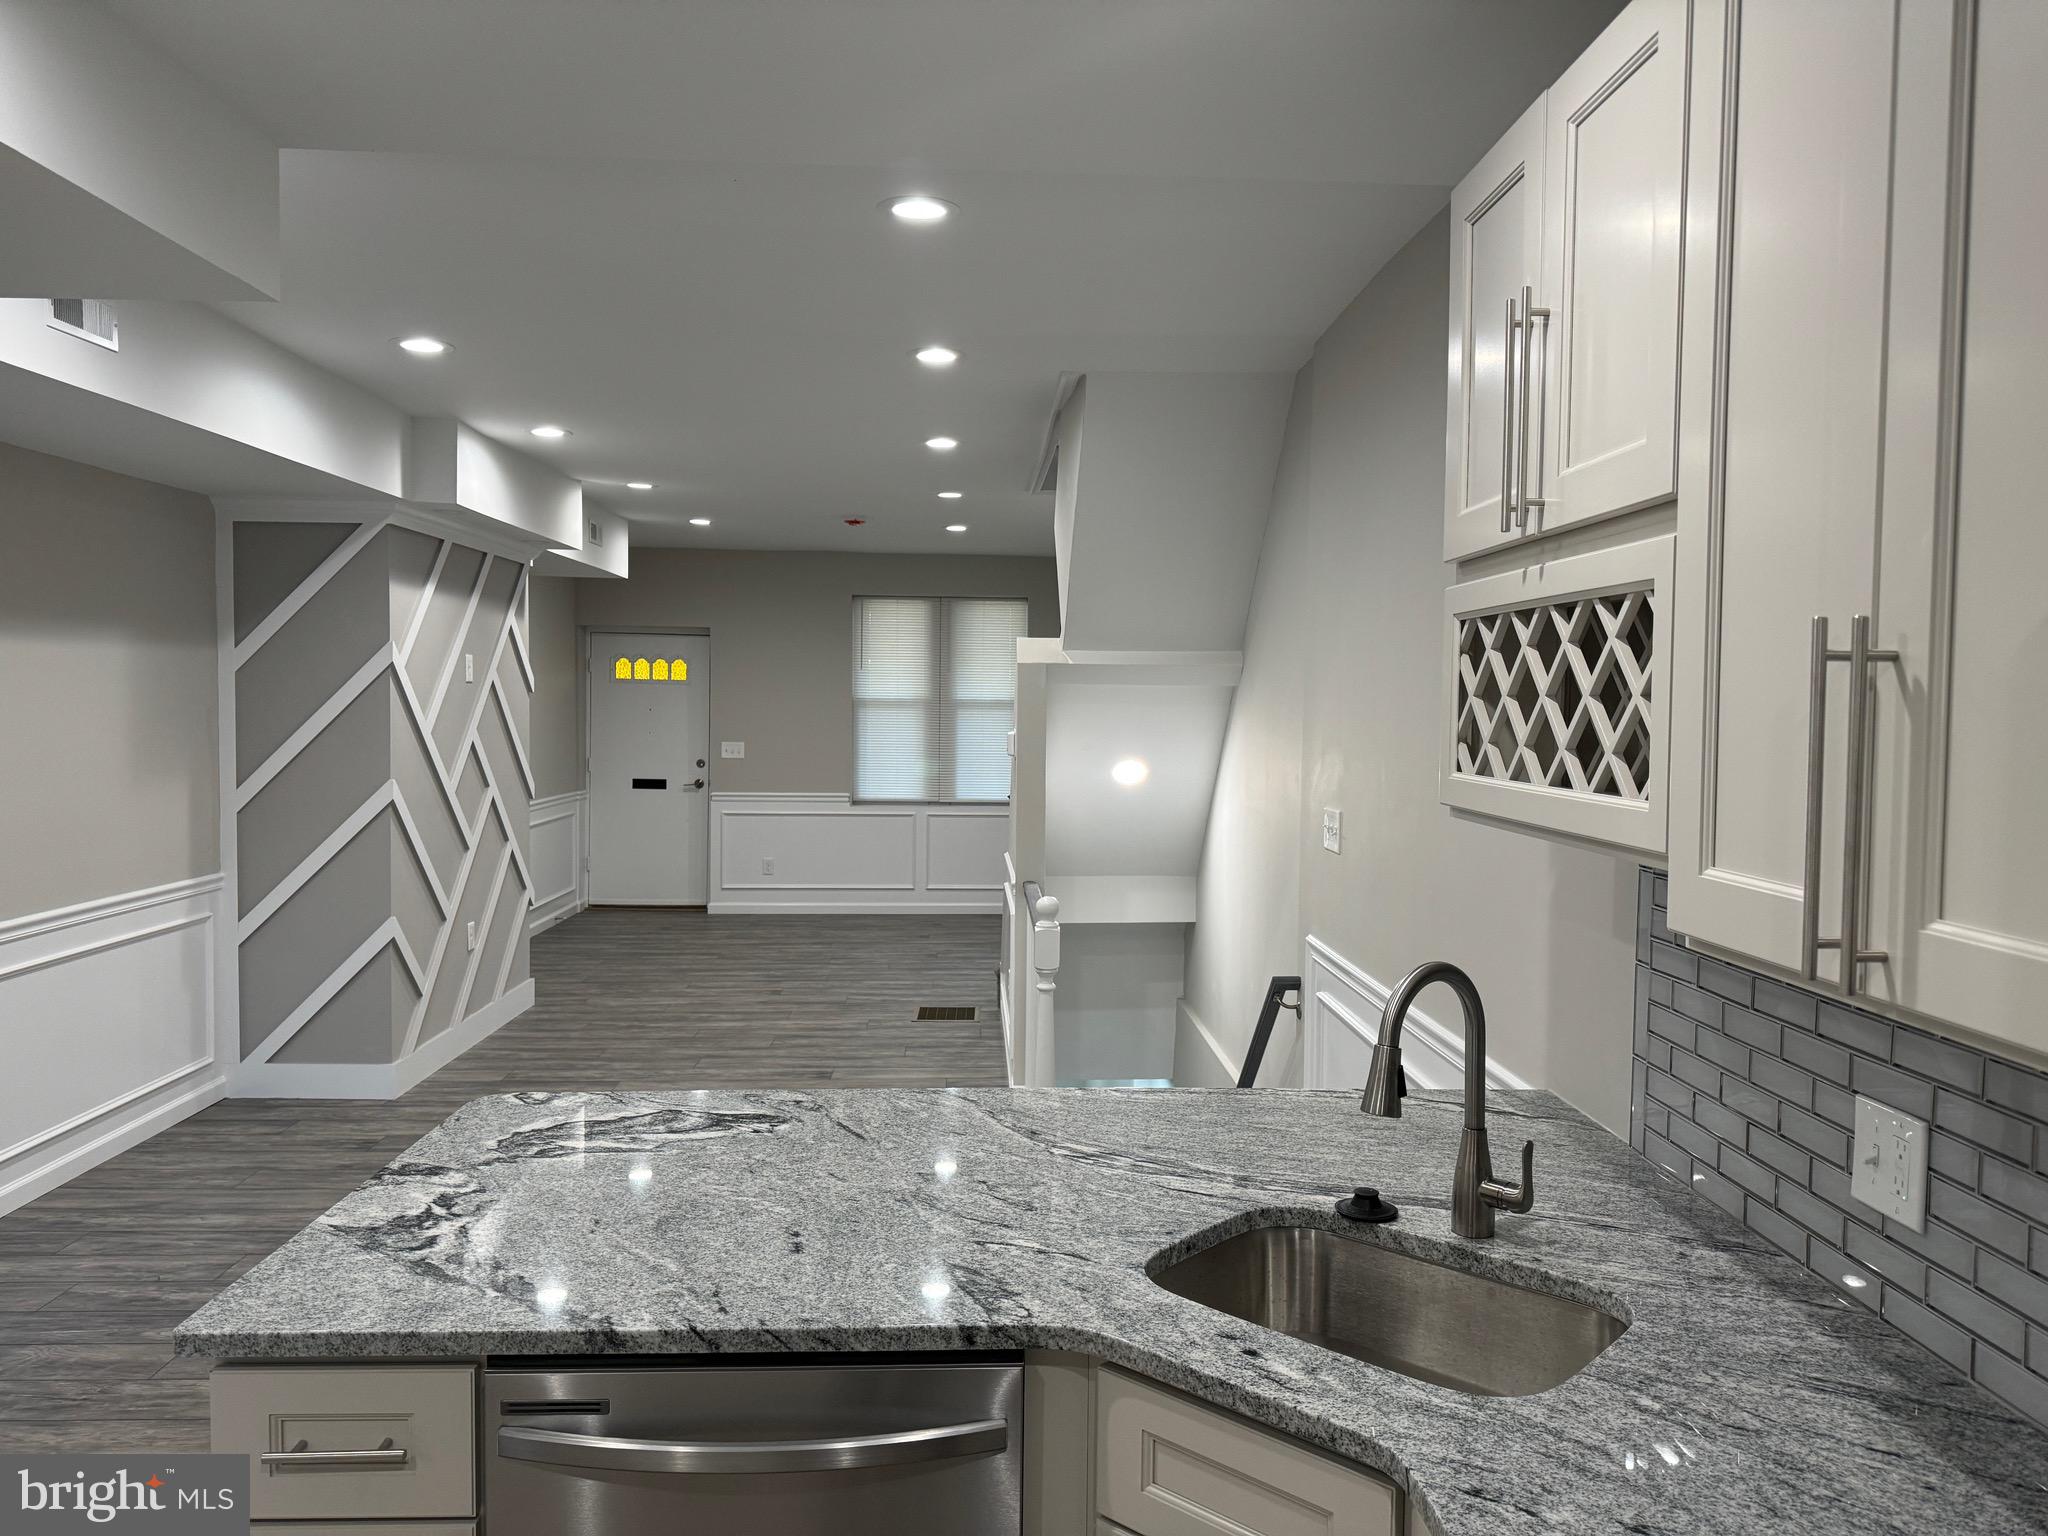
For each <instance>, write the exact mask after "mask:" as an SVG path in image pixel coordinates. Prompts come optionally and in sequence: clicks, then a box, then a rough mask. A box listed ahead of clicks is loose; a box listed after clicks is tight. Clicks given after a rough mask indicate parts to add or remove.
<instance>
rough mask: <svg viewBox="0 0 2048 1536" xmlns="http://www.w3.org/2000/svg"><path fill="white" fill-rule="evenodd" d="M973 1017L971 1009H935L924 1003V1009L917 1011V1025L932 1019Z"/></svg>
mask: <svg viewBox="0 0 2048 1536" xmlns="http://www.w3.org/2000/svg"><path fill="white" fill-rule="evenodd" d="M973 1017H974V1010H973V1009H972V1008H937V1007H934V1006H932V1005H931V1004H930V1003H926V1004H925V1005H924V1007H922V1008H920V1009H918V1010H917V1018H918V1022H919V1023H925V1022H927V1021H929V1020H932V1019H972V1018H973Z"/></svg>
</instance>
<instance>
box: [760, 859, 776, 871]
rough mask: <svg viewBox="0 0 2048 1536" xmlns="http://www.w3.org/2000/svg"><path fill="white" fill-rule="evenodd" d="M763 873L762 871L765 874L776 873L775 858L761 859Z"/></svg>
mask: <svg viewBox="0 0 2048 1536" xmlns="http://www.w3.org/2000/svg"><path fill="white" fill-rule="evenodd" d="M761 873H762V874H764V875H772V874H774V873H775V861H774V860H773V859H763V860H762V861H761Z"/></svg>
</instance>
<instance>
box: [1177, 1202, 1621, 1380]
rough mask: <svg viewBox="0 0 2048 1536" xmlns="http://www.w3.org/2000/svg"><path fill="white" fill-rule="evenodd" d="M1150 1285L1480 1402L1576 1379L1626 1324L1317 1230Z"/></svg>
mask: <svg viewBox="0 0 2048 1536" xmlns="http://www.w3.org/2000/svg"><path fill="white" fill-rule="evenodd" d="M1152 1278H1153V1280H1154V1281H1155V1282H1156V1283H1157V1284H1159V1285H1161V1286H1164V1287H1165V1288H1166V1289H1167V1290H1169V1291H1171V1292H1173V1293H1174V1294H1175V1295H1176V1296H1185V1297H1186V1298H1187V1299H1188V1300H1190V1301H1198V1302H1200V1303H1201V1304H1202V1305H1203V1306H1205V1307H1214V1308H1215V1309H1216V1310H1217V1311H1219V1312H1227V1313H1229V1314H1230V1315H1231V1316H1232V1317H1241V1318H1243V1319H1244V1320H1245V1321H1246V1322H1249V1323H1257V1324H1259V1325H1260V1326H1262V1327H1266V1328H1273V1329H1277V1330H1278V1331H1279V1332H1281V1333H1286V1334H1292V1335H1293V1336H1294V1337H1295V1338H1297V1339H1305V1340H1307V1341H1308V1342H1309V1343H1311V1344H1319V1345H1321V1346H1322V1347H1323V1348H1324V1349H1332V1350H1335V1351H1337V1352H1338V1353H1339V1354H1344V1355H1350V1356H1352V1357H1353V1358H1354V1359H1358V1360H1365V1361H1368V1362H1370V1363H1371V1364H1373V1365H1379V1366H1385V1367H1386V1368H1387V1369H1388V1370H1391V1371H1399V1372H1400V1373H1401V1374H1402V1375H1404V1376H1413V1377H1415V1378H1416V1379H1417V1380H1418V1381H1428V1382H1434V1383H1435V1384H1436V1385H1438V1386H1441V1387H1455V1388H1456V1389H1457V1390H1459V1391H1460V1392H1472V1393H1476V1394H1478V1395H1480V1396H1483V1397H1527V1396H1529V1395H1530V1394H1531V1393H1535V1392H1543V1391H1547V1390H1549V1389H1550V1388H1551V1387H1554V1386H1557V1385H1558V1384H1559V1383H1561V1382H1564V1381H1568V1380H1570V1379H1571V1378H1572V1377H1573V1376H1576V1375H1577V1374H1578V1373H1579V1372H1580V1371H1582V1370H1584V1369H1585V1368H1586V1367H1587V1366H1588V1365H1590V1364H1592V1363H1593V1360H1594V1358H1595V1357H1596V1356H1598V1355H1599V1353H1600V1352H1601V1351H1602V1350H1604V1349H1605V1348H1607V1346H1608V1345H1610V1344H1612V1343H1613V1342H1614V1341H1615V1340H1616V1339H1618V1338H1620V1337H1621V1335H1622V1333H1623V1332H1624V1331H1625V1330H1626V1329H1627V1327H1628V1324H1627V1323H1625V1322H1623V1321H1622V1320H1621V1319H1620V1318H1618V1317H1611V1316H1609V1315H1608V1314H1607V1313H1605V1312H1602V1311H1601V1310H1599V1309H1598V1308H1597V1307H1589V1306H1587V1305H1585V1304H1584V1303H1582V1302H1577V1301H1571V1300H1568V1299H1566V1298H1565V1297H1562V1296H1551V1295H1546V1294H1545V1293H1543V1292H1542V1291H1531V1290H1526V1289H1524V1288H1523V1287H1521V1286H1518V1285H1510V1284H1508V1283H1506V1282H1505V1281H1501V1280H1489V1279H1487V1278H1485V1277H1484V1276H1481V1275H1475V1274H1470V1273H1468V1272H1467V1271H1465V1270H1461V1269H1451V1268H1449V1267H1448V1266H1446V1265H1442V1264H1433V1263H1431V1262H1430V1261H1429V1260H1427V1259H1418V1258H1415V1257H1413V1256H1412V1255H1410V1254H1406V1253H1402V1252H1399V1251H1398V1250H1396V1249H1392V1248H1386V1247H1382V1246H1380V1245H1379V1244H1377V1243H1367V1242H1361V1241H1359V1240H1358V1239H1356V1238H1350V1237H1345V1236H1343V1235H1342V1234H1341V1233H1336V1232H1327V1231H1324V1230H1323V1229H1321V1228H1319V1227H1258V1228H1254V1229H1253V1230H1252V1231H1249V1232H1240V1233H1238V1234H1237V1235H1236V1236H1235V1237H1228V1238H1225V1239H1224V1240H1223V1241H1222V1242H1220V1243H1217V1244H1215V1245H1214V1246H1213V1247H1209V1248H1204V1249H1202V1250H1200V1251H1199V1252H1197V1253H1191V1254H1189V1255H1188V1256H1187V1257H1186V1258H1184V1259H1179V1260H1176V1261H1175V1262H1174V1263H1172V1264H1169V1265H1168V1266H1167V1267H1166V1268H1165V1269H1163V1270H1161V1271H1160V1272H1159V1273H1158V1274H1156V1275H1154V1276H1153V1277H1152Z"/></svg>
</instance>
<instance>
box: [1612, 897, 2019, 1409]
mask: <svg viewBox="0 0 2048 1536" xmlns="http://www.w3.org/2000/svg"><path fill="white" fill-rule="evenodd" d="M1664 893H1665V881H1664V877H1663V876H1662V875H1660V874H1658V873H1657V872H1656V871H1654V870H1650V869H1644V870H1642V871H1641V872H1640V876H1639V878H1638V881H1637V909H1636V914H1637V915H1636V968H1635V1046H1634V1052H1633V1059H1634V1069H1633V1070H1634V1077H1633V1094H1632V1104H1631V1109H1630V1116H1629V1134H1630V1138H1631V1140H1632V1141H1633V1143H1634V1145H1635V1147H1636V1150H1637V1151H1639V1152H1642V1153H1643V1154H1644V1155H1645V1156H1647V1157H1648V1158H1649V1159H1650V1161H1651V1162H1653V1163H1655V1164H1656V1165H1657V1166H1658V1167H1659V1168H1661V1169H1663V1170H1664V1171H1665V1172H1667V1173H1668V1174H1670V1175H1671V1177H1673V1178H1674V1179H1678V1180H1680V1181H1682V1182H1684V1183H1685V1184H1687V1185H1688V1186H1690V1187H1691V1189H1692V1190H1693V1191H1694V1192H1695V1193H1696V1194H1698V1195H1700V1196H1701V1197H1702V1198H1704V1199H1707V1200H1711V1201H1712V1202H1713V1203H1714V1204H1715V1205H1718V1206H1719V1207H1721V1209H1722V1210H1724V1211H1726V1212H1727V1213H1728V1214H1729V1215H1730V1216H1733V1217H1734V1218H1735V1219H1736V1220H1737V1221H1740V1222H1742V1223H1743V1224H1744V1225H1746V1226H1747V1227H1749V1228H1750V1230H1751V1231H1753V1232H1755V1233H1757V1234H1758V1235H1759V1236H1761V1237H1763V1238H1764V1239H1766V1240H1767V1241H1769V1242H1771V1243H1773V1244H1775V1245H1776V1246H1777V1247H1779V1248H1782V1249H1784V1250H1785V1252H1787V1253H1789V1254H1790V1255H1792V1257H1793V1258H1795V1259H1797V1260H1799V1261H1800V1262H1801V1263H1802V1264H1804V1265H1806V1267H1807V1268H1809V1269H1811V1270H1812V1271H1813V1272H1814V1273H1815V1274H1817V1275H1819V1276H1820V1277H1821V1278H1822V1279H1823V1280H1825V1281H1827V1282H1828V1283H1829V1284H1830V1285H1832V1286H1834V1287H1835V1289H1836V1290H1837V1291H1838V1292H1839V1293H1840V1294H1841V1295H1842V1296H1843V1297H1844V1298H1846V1299H1847V1300H1848V1301H1849V1302H1852V1303H1853V1304H1855V1305H1857V1306H1862V1307H1868V1308H1869V1309H1870V1310H1872V1311H1874V1312H1877V1313H1879V1314H1880V1315H1881V1316H1883V1317H1884V1318H1885V1319H1886V1320H1888V1321H1889V1322H1891V1323H1892V1324H1894V1325H1895V1326H1896V1327H1898V1328H1899V1329H1900V1331H1901V1332H1903V1333H1905V1334H1907V1335H1908V1336H1909V1337H1911V1338H1913V1339H1916V1340H1918V1341H1919V1342H1920V1343H1921V1344H1923V1345H1925V1346H1926V1347H1927V1348H1928V1349H1930V1350H1932V1351H1933V1352H1934V1353H1935V1354H1937V1355H1939V1356H1941V1358H1942V1359H1944V1360H1946V1361H1948V1362H1949V1364H1951V1365H1953V1366H1954V1367H1955V1368H1956V1369H1957V1370H1960V1371H1964V1372H1967V1373H1968V1374H1969V1375H1970V1376H1971V1377H1972V1378H1973V1379H1974V1380H1975V1381H1977V1383H1978V1384H1979V1385H1981V1386H1984V1387H1986V1388H1988V1389H1989V1390H1991V1391H1992V1392H1995V1393H1996V1394H1998V1396H1999V1397H2001V1398H2003V1399H2004V1400H2005V1401H2006V1402H2008V1403H2010V1404H2011V1405H2012V1406H2013V1407H2014V1408H2017V1409H2018V1410H2019V1411H2020V1412H2021V1413H2024V1414H2026V1415H2027V1416H2028V1417H2029V1418H2031V1419H2033V1420H2034V1421H2035V1422H2036V1423H2037V1424H2040V1425H2042V1426H2043V1427H2044V1428H2048V1075H2044V1074H2043V1073H2040V1072H2036V1071H2033V1070H2031V1069H2029V1068H2026V1067H2021V1066H2017V1065H2014V1064H2013V1063H2011V1062H2008V1061H2003V1060H2001V1059H1999V1058H1998V1057H1996V1056H1992V1055H1989V1054H1987V1053H1985V1052H1983V1051H1979V1050H1976V1049H1974V1048H1973V1047H1970V1046H1967V1045H1963V1044H1960V1043H1958V1042H1956V1041H1953V1040H1945V1039H1941V1038H1939V1037H1938V1036H1935V1035H1933V1034H1930V1033H1928V1032H1927V1031H1926V1030H1922V1029H1915V1028H1914V1027H1913V1026H1911V1025H1909V1024H1900V1023H1894V1022H1893V1021H1891V1020H1889V1019H1885V1018H1881V1017H1879V1016H1878V1015H1876V1014H1872V1013H1865V1012H1863V1011H1862V1010H1860V1009H1856V1008H1850V1007H1846V1006H1844V1005H1843V1004H1841V1003H1840V1002H1838V1001H1835V1000H1832V999H1828V998H1824V997H1817V996H1815V995H1814V994H1812V993H1809V992H1806V991H1803V990H1801V989H1799V988H1795V987H1790V986H1786V985H1784V984H1782V983H1780V982H1778V981H1774V980H1772V979H1771V978H1769V977H1767V976H1763V975H1759V974H1757V973H1755V972H1753V971H1749V970H1746V969H1743V968H1742V967H1739V966H1735V965H1727V964H1723V963H1722V962H1721V961H1719V960H1716V959H1714V958H1712V957H1711V956H1707V955H1700V954H1695V953H1693V952H1692V951H1691V950H1689V949H1686V948H1684V947H1683V944H1682V941H1681V940H1679V939H1677V938H1676V937H1674V936H1673V934H1672V933H1671V930H1670V928H1669V926H1668V924H1667V923H1666V921H1665V909H1664ZM1859 1094H1860V1095H1862V1096H1864V1097H1867V1098H1871V1099H1875V1100H1877V1101H1878V1102H1880V1103H1883V1104H1888V1105H1890V1106H1891V1107H1892V1108H1894V1109H1899V1110H1903V1111H1905V1112H1906V1113H1907V1114H1909V1115H1913V1116H1916V1117H1917V1118H1919V1119H1921V1120H1925V1121H1928V1122H1929V1123H1930V1125H1931V1127H1932V1129H1931V1132H1930V1135H1929V1163H1930V1167H1929V1172H1928V1184H1927V1191H1928V1193H1927V1205H1928V1212H1927V1226H1926V1230H1925V1231H1923V1232H1915V1231H1913V1230H1912V1229H1911V1228H1910V1227H1907V1226H1904V1225H1902V1224H1901V1223H1899V1222H1896V1221H1892V1220H1890V1219H1889V1218H1887V1217H1884V1216H1881V1215H1879V1213H1878V1212H1876V1211H1874V1210H1872V1209H1871V1208H1870V1207H1869V1206H1866V1205H1864V1204H1862V1203H1861V1202H1860V1201H1856V1200H1853V1199H1851V1198H1850V1195H1849V1171H1848V1170H1849V1149H1850V1132H1851V1128H1852V1127H1853V1125H1854V1123H1855V1121H1854V1113H1855V1108H1854V1107H1855V1102H1856V1097H1857V1096H1858V1095H1859Z"/></svg>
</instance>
